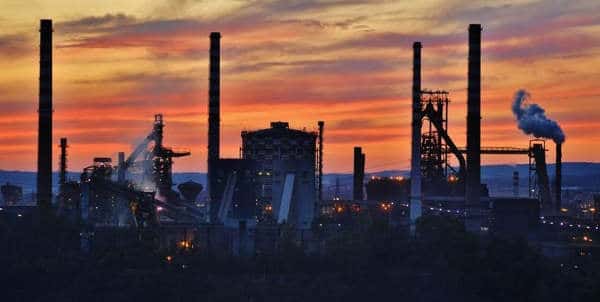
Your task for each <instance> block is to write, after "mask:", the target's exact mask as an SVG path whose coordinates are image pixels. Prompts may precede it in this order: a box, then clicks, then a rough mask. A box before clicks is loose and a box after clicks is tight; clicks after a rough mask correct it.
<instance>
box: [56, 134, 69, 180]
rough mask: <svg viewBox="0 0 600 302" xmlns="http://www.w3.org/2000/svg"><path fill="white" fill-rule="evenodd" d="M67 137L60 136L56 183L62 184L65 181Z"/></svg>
mask: <svg viewBox="0 0 600 302" xmlns="http://www.w3.org/2000/svg"><path fill="white" fill-rule="evenodd" d="M67 147H68V146H67V138H66V137H61V138H60V163H59V165H58V166H59V167H58V168H59V171H60V172H59V174H58V183H59V184H60V185H64V184H65V183H66V182H67Z"/></svg>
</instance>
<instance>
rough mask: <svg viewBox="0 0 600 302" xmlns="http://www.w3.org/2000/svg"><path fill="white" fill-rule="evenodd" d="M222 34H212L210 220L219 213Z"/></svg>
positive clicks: (209, 93) (209, 80) (209, 87)
mask: <svg viewBox="0 0 600 302" xmlns="http://www.w3.org/2000/svg"><path fill="white" fill-rule="evenodd" d="M220 73H221V34H220V33H218V32H212V33H210V62H209V79H208V166H207V170H208V171H207V172H208V173H207V174H208V180H207V187H208V194H209V208H210V210H209V211H210V219H211V220H212V219H214V218H215V217H216V214H217V212H218V206H217V205H218V202H219V201H218V200H216V199H217V198H216V193H217V192H216V191H215V186H216V177H215V168H216V165H217V164H218V161H219V156H220V155H219V154H220V153H219V152H220V151H219V146H220V123H221V113H220V110H221V109H220V107H221V87H220V86H221V76H220Z"/></svg>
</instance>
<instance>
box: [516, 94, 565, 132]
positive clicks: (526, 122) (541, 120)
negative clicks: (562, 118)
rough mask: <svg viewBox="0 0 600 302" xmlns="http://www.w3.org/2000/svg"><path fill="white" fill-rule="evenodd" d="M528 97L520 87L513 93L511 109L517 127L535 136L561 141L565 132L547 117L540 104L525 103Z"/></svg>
mask: <svg viewBox="0 0 600 302" xmlns="http://www.w3.org/2000/svg"><path fill="white" fill-rule="evenodd" d="M529 98H530V95H529V93H528V92H527V91H525V90H522V89H521V90H519V91H517V93H516V94H515V100H514V102H513V104H512V111H513V114H514V115H515V117H516V119H517V124H518V126H519V129H521V130H523V132H525V133H526V134H530V135H533V136H535V137H537V138H540V137H541V138H550V139H552V140H554V142H555V143H557V144H561V143H563V142H564V141H565V134H564V132H563V131H562V129H561V128H560V125H558V123H557V122H556V121H553V120H551V119H549V118H548V117H547V116H546V114H545V110H544V108H542V107H540V105H538V104H525V102H526V101H527V100H529Z"/></svg>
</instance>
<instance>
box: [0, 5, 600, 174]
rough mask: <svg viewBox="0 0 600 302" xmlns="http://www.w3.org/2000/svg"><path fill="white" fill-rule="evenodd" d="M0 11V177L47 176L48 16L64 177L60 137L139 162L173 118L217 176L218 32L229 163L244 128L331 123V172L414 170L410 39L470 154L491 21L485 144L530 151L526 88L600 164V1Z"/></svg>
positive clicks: (576, 152)
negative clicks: (212, 151)
mask: <svg viewBox="0 0 600 302" xmlns="http://www.w3.org/2000/svg"><path fill="white" fill-rule="evenodd" d="M0 11H1V12H2V13H1V14H0V70H1V72H0V108H1V109H2V110H1V111H0V116H1V118H0V169H4V170H13V169H18V170H30V171H33V170H35V167H36V156H37V155H36V144H37V132H36V131H37V106H38V98H37V95H38V73H39V64H38V52H39V50H38V44H39V32H38V30H39V19H42V18H50V19H53V22H54V112H55V115H54V123H55V127H54V139H53V141H54V142H56V143H55V145H56V146H55V151H54V155H53V159H54V160H55V162H54V163H53V165H54V167H55V169H57V168H58V150H57V149H58V148H57V145H58V141H59V138H60V137H67V138H68V139H69V144H70V148H69V169H70V170H71V171H80V170H81V168H83V167H84V166H86V165H89V164H90V163H91V160H92V158H93V157H94V156H111V157H113V158H116V153H117V152H118V151H125V152H127V153H129V152H130V151H131V150H132V148H133V147H134V146H135V144H136V143H137V142H139V141H141V139H142V138H143V137H144V136H145V135H147V134H148V132H149V131H150V130H151V126H152V120H153V114H155V113H163V114H164V118H165V123H166V127H165V144H166V145H169V146H174V147H181V148H189V149H191V152H192V156H191V157H188V158H183V159H177V160H176V162H175V166H174V169H175V170H176V171H205V169H206V143H207V139H206V132H207V119H208V118H207V114H206V113H207V109H208V108H207V107H208V104H207V98H208V90H207V89H208V42H209V39H208V35H209V33H210V32H211V31H220V32H221V33H222V36H223V38H222V40H221V47H222V69H221V113H222V115H221V120H222V124H221V130H222V132H221V141H222V147H221V155H222V156H223V157H236V156H237V155H238V153H239V146H240V144H241V138H240V131H241V130H248V129H258V128H263V127H267V126H268V125H269V122H270V121H276V120H283V121H289V122H290V124H291V126H292V127H294V128H306V129H310V130H313V129H316V125H317V121H318V120H324V121H325V150H324V152H325V158H324V160H325V165H324V168H325V172H350V171H351V169H352V154H353V153H352V152H353V150H352V147H353V146H355V145H359V146H362V147H363V149H364V152H365V153H366V156H367V164H366V168H367V170H368V171H380V170H384V169H406V168H408V167H409V157H410V141H409V136H410V102H411V101H410V88H411V82H410V81H411V68H412V66H411V64H412V63H411V56H412V42H413V41H417V40H418V41H422V43H423V87H425V88H430V89H445V90H448V91H449V92H450V93H451V95H450V96H451V99H452V104H451V106H450V115H451V118H450V135H451V136H452V137H453V138H454V140H455V141H456V142H457V144H458V145H459V146H462V145H464V142H465V117H466V107H465V103H466V87H467V28H468V25H469V23H481V24H482V26H483V35H482V37H483V58H482V116H483V119H482V145H483V146H515V147H524V146H527V144H528V139H529V137H528V136H527V135H524V134H522V133H521V132H520V131H519V130H518V129H517V127H516V124H515V120H514V117H513V116H512V114H511V111H510V105H511V102H512V98H513V96H514V93H515V92H516V91H517V90H518V89H520V88H524V89H526V90H528V91H529V92H530V93H531V95H532V99H531V101H532V102H535V103H538V104H540V105H541V106H542V107H544V108H545V109H546V110H547V114H548V116H549V117H550V118H552V119H555V120H557V121H558V122H559V123H560V124H561V125H562V127H563V130H564V132H565V133H566V135H567V140H566V143H565V146H564V148H563V150H564V151H563V152H564V160H565V161H600V131H599V130H598V129H600V107H599V106H598V105H599V103H600V1H594V0H590V1H552V0H548V1H483V2H476V1H452V0H450V1H449V0H446V1H357V0H334V1H323V0H305V1H245V0H240V1H216V0H207V1H192V0H188V1H186V0H181V1H156V0H154V1H149V0H128V1H123V0H119V1H115V0H104V1H65V0H52V1H23V0H0ZM548 155H549V156H550V158H551V159H552V158H553V156H554V155H553V152H550V153H549V154H548ZM526 161H527V158H526V157H524V156H516V157H515V156H493V157H491V156H484V157H483V162H484V164H486V163H487V164H490V163H507V164H515V163H523V162H526ZM550 161H552V160H550Z"/></svg>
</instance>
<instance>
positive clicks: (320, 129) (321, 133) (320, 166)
mask: <svg viewBox="0 0 600 302" xmlns="http://www.w3.org/2000/svg"><path fill="white" fill-rule="evenodd" d="M318 124H319V163H318V164H319V179H318V181H319V183H318V192H319V201H321V200H323V128H324V127H325V122H324V121H319V123H318Z"/></svg>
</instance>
